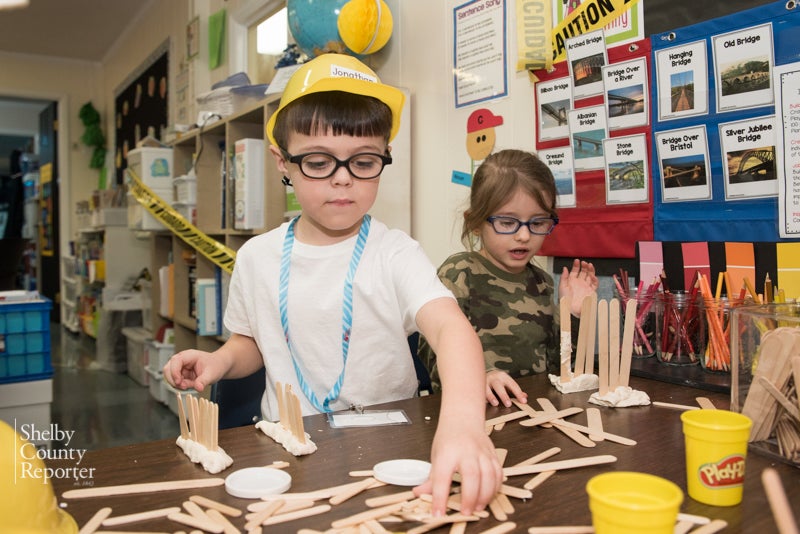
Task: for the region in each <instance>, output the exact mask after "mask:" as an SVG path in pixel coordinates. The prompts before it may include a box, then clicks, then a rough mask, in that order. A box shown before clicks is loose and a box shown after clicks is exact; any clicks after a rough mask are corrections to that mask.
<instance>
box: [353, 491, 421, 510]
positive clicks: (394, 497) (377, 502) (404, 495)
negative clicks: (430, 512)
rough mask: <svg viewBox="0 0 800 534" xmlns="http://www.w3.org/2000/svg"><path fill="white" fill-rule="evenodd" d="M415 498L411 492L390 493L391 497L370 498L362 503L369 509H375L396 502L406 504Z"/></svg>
mask: <svg viewBox="0 0 800 534" xmlns="http://www.w3.org/2000/svg"><path fill="white" fill-rule="evenodd" d="M414 498H416V495H414V492H413V491H411V490H407V491H401V492H398V493H392V494H391V495H382V496H380V497H371V498H369V499H367V500H366V501H364V502H365V503H366V505H367V506H368V507H369V508H377V507H379V506H386V505H387V504H395V503H398V502H406V501H410V500H412V499H414Z"/></svg>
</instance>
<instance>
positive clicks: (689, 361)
mask: <svg viewBox="0 0 800 534" xmlns="http://www.w3.org/2000/svg"><path fill="white" fill-rule="evenodd" d="M659 300H660V304H659V305H658V306H657V307H656V336H657V340H656V357H657V358H658V361H659V362H660V363H663V364H665V365H698V364H699V363H700V357H701V356H702V355H703V353H704V351H705V345H706V322H705V319H704V317H703V299H702V297H701V296H700V294H699V293H696V292H686V291H665V292H664V293H661V295H660V299H659Z"/></svg>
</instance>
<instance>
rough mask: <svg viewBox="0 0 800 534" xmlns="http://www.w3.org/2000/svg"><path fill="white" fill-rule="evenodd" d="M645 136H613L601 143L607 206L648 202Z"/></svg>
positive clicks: (647, 163)
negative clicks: (604, 163) (603, 156)
mask: <svg viewBox="0 0 800 534" xmlns="http://www.w3.org/2000/svg"><path fill="white" fill-rule="evenodd" d="M647 143H648V141H647V136H646V135H644V134H636V135H628V136H624V137H612V138H610V139H606V140H604V141H603V154H604V155H605V162H606V204H634V203H638V202H647V201H648V200H650V192H649V191H650V187H649V184H650V172H649V170H650V167H649V166H648V165H649V162H648V161H647Z"/></svg>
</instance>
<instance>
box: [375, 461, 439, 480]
mask: <svg viewBox="0 0 800 534" xmlns="http://www.w3.org/2000/svg"><path fill="white" fill-rule="evenodd" d="M430 472H431V464H430V463H428V462H424V461H422V460H388V461H386V462H381V463H378V464H375V467H373V468H372V474H373V476H374V477H375V478H376V479H377V480H380V481H381V482H384V483H386V484H394V485H395V486H419V485H420V484H422V483H423V482H425V481H426V480H428V475H429V474H430Z"/></svg>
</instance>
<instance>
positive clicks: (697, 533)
mask: <svg viewBox="0 0 800 534" xmlns="http://www.w3.org/2000/svg"><path fill="white" fill-rule="evenodd" d="M727 526H728V522H727V521H725V520H723V519H715V520H713V521H711V522H710V523H709V524H707V525H703V526H702V527H698V528H696V529H694V530H692V531H691V534H714V532H719V531H720V530H722V529H724V528H725V527H727Z"/></svg>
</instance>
